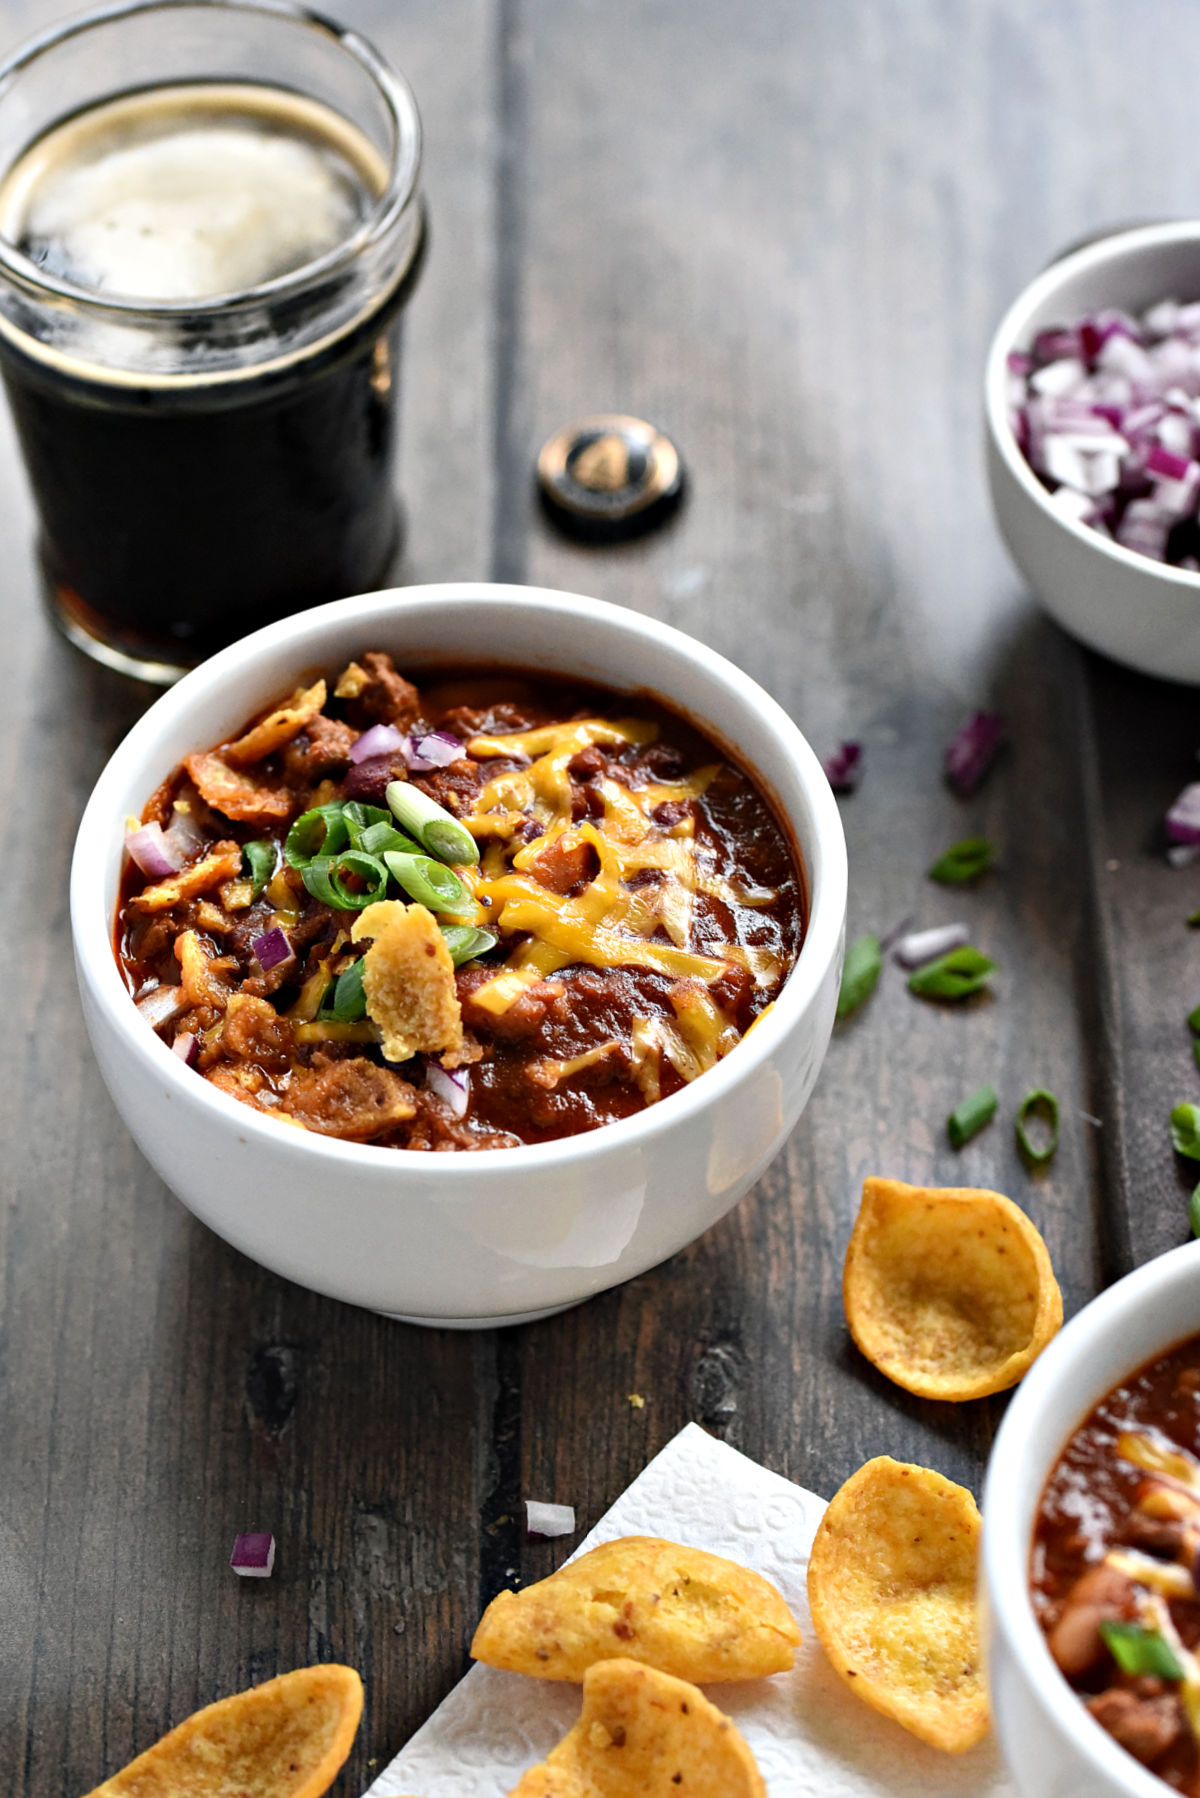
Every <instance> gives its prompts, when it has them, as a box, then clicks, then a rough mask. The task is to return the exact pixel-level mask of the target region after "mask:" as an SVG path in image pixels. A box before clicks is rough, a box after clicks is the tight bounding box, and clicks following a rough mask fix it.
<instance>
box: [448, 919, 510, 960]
mask: <svg viewBox="0 0 1200 1798" xmlns="http://www.w3.org/2000/svg"><path fill="white" fill-rule="evenodd" d="M441 932H442V935H443V937H444V938H445V940H446V947H447V949H449V951H450V960H451V961H452V962H453V963H454V965H455V967H456V968H461V967H462V965H463V963H464V962H467V961H474V959H475V957H476V956H477V955H486V954H487V952H488V950H489V949H494V948H495V947H496V944H497V943H498V942H499V941H500V938H499V937H498V936H497V935H496V933H495V931H494V930H477V929H476V928H475V927H474V925H472V924H443V925H442V926H441Z"/></svg>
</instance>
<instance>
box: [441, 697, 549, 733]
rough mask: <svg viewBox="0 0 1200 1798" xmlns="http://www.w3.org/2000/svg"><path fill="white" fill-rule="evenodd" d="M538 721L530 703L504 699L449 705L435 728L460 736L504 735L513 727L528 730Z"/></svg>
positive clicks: (514, 729)
mask: <svg viewBox="0 0 1200 1798" xmlns="http://www.w3.org/2000/svg"><path fill="white" fill-rule="evenodd" d="M540 722H542V720H541V719H540V717H539V715H538V713H537V712H536V711H535V710H533V709H532V708H531V707H529V706H523V705H518V704H516V703H515V702H514V701H513V700H511V699H505V700H500V701H499V703H498V704H496V705H492V706H474V705H455V706H451V707H450V708H449V709H448V710H447V711H445V712H443V714H442V717H441V719H440V721H439V724H438V729H439V730H452V731H454V732H455V734H456V735H461V736H464V737H506V736H508V735H510V734H511V733H512V732H513V731H518V730H532V729H534V727H535V726H536V725H537V724H539V723H540Z"/></svg>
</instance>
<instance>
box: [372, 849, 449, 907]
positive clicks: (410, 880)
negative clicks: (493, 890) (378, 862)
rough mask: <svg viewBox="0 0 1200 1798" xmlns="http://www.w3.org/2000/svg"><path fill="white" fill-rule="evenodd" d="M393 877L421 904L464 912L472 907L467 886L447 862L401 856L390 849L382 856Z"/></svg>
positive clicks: (429, 858)
mask: <svg viewBox="0 0 1200 1798" xmlns="http://www.w3.org/2000/svg"><path fill="white" fill-rule="evenodd" d="M383 859H384V861H385V862H386V864H387V866H388V868H389V870H390V871H391V875H392V878H393V879H394V880H395V882H396V884H397V885H398V886H401V887H403V889H404V891H405V892H406V893H407V894H408V896H409V898H410V899H415V900H416V902H417V904H418V905H427V906H428V907H429V909H430V911H449V912H457V911H462V910H463V909H464V908H469V906H470V900H469V898H468V895H467V889H466V887H465V886H464V885H463V883H462V881H461V880H460V879H459V878H458V875H457V874H456V873H455V872H454V870H453V869H452V868H448V867H447V866H446V864H445V862H435V861H434V859H433V857H432V856H430V855H399V854H397V853H396V852H395V851H394V850H387V851H385V853H384V857H383Z"/></svg>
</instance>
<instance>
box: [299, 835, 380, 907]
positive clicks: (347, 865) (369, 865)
mask: <svg viewBox="0 0 1200 1798" xmlns="http://www.w3.org/2000/svg"><path fill="white" fill-rule="evenodd" d="M301 873H302V875H303V878H304V884H305V886H306V887H307V888H308V890H309V892H310V893H311V894H312V896H313V898H314V899H319V900H320V901H321V903H322V904H323V905H331V906H332V907H333V909H334V910H335V911H363V910H365V909H366V907H367V906H368V905H374V903H375V901H376V900H377V899H382V898H383V897H384V895H385V894H386V892H387V884H388V871H387V869H386V868H385V867H384V865H383V863H382V862H377V861H376V860H375V857H374V856H373V855H364V854H363V853H362V851H361V849H343V851H342V853H341V854H340V855H320V856H317V857H316V859H315V860H314V861H311V862H309V864H308V866H307V867H306V868H303V869H302V870H301ZM346 875H350V876H351V878H353V879H356V880H362V881H365V882H366V887H365V890H364V891H363V892H361V893H360V892H356V891H355V890H354V888H353V887H348V886H347V885H346V883H345V876H346Z"/></svg>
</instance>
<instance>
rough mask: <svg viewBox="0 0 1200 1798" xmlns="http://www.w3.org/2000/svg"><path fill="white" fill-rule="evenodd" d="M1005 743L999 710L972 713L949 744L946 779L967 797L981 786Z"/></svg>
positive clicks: (959, 792)
mask: <svg viewBox="0 0 1200 1798" xmlns="http://www.w3.org/2000/svg"><path fill="white" fill-rule="evenodd" d="M1003 743H1004V720H1003V718H1002V717H1001V716H1000V714H999V712H972V714H971V716H970V717H969V718H968V719H967V721H966V723H965V724H964V725H963V726H962V728H961V729H960V730H959V731H958V732H957V734H956V735H955V736H954V738H953V739H952V741H951V742H950V743H948V744H947V746H946V779H947V780H948V781H949V782H950V785H951V786H952V787H953V788H954V791H955V792H956V793H958V794H960V795H961V796H962V797H963V798H964V799H965V798H967V797H968V796H969V795H970V794H972V793H973V792H974V791H975V789H976V787H978V786H979V785H980V783H981V782H982V780H983V778H984V776H985V775H986V774H987V772H988V770H989V769H990V768H991V765H992V763H993V762H994V761H995V759H996V757H997V755H998V754H999V752H1000V749H1001V748H1002V746H1003Z"/></svg>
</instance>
